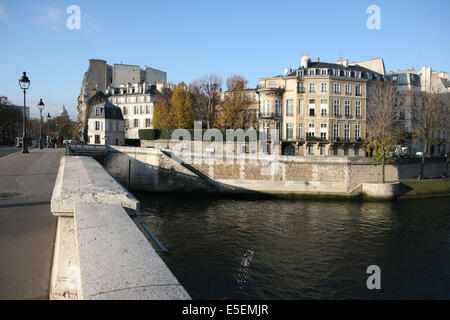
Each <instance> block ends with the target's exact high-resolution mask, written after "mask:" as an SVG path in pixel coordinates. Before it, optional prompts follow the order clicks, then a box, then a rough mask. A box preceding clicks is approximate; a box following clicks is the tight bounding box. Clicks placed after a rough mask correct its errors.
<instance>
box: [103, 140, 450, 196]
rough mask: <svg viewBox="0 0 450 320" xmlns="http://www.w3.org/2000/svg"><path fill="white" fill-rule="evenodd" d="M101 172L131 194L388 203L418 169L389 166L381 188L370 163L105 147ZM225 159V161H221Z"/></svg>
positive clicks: (434, 171)
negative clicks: (379, 201) (106, 153)
mask: <svg viewBox="0 0 450 320" xmlns="http://www.w3.org/2000/svg"><path fill="white" fill-rule="evenodd" d="M108 149H109V152H108V155H107V156H106V157H105V158H104V160H103V164H104V166H105V168H106V169H107V170H108V171H109V172H110V173H111V174H112V175H113V176H114V177H116V178H117V179H118V180H119V181H120V182H121V183H122V184H124V185H126V186H127V188H128V189H130V190H136V191H151V192H183V193H184V192H198V193H204V192H214V193H215V192H220V193H223V194H226V193H228V194H230V193H231V194H250V195H255V196H259V195H261V196H267V195H271V196H277V197H305V198H336V199H342V198H345V199H362V198H367V199H376V200H393V199H396V198H397V197H399V196H400V195H402V193H403V192H405V189H404V188H401V187H400V184H399V183H398V181H401V180H404V179H415V177H416V176H417V172H418V164H417V163H404V164H389V165H387V166H386V179H387V181H388V182H389V183H387V184H381V183H380V182H381V176H382V172H381V166H380V165H378V164H376V163H374V162H373V160H372V159H365V158H348V157H290V156H278V157H276V158H275V162H273V159H272V158H270V156H268V155H263V156H261V155H258V159H257V160H256V161H252V160H251V159H250V155H249V154H243V155H237V156H234V158H233V159H232V161H228V160H227V159H226V158H225V159H222V161H217V158H215V157H214V154H209V155H206V156H205V155H204V154H203V157H197V158H196V154H190V155H189V154H188V156H187V158H186V156H184V155H183V153H182V152H181V153H180V152H179V153H177V154H176V155H175V154H174V153H173V151H171V150H164V149H163V150H159V149H155V148H135V147H108ZM225 157H226V156H225ZM442 169H443V163H441V162H430V163H428V164H427V165H426V167H425V175H426V176H427V177H429V178H435V177H439V176H440V175H441V174H442Z"/></svg>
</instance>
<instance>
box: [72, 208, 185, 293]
mask: <svg viewBox="0 0 450 320" xmlns="http://www.w3.org/2000/svg"><path fill="white" fill-rule="evenodd" d="M74 218H75V234H76V245H77V250H78V259H79V277H80V280H79V292H78V298H79V299H83V300H91V299H95V300H97V299H107V300H116V299H120V300H124V299H126V300H140V299H145V300H150V299H152V300H167V299H175V300H186V299H191V298H190V296H189V294H188V293H187V292H186V290H185V289H184V288H183V287H182V286H181V285H180V283H179V282H178V280H177V279H176V278H175V276H174V275H173V274H172V272H171V271H170V270H169V268H168V267H167V266H166V265H165V263H164V262H163V261H162V259H161V258H160V257H159V255H158V254H157V253H156V251H155V250H154V249H153V248H152V246H151V245H150V243H149V242H148V240H147V239H146V237H145V236H144V235H143V234H142V232H140V231H139V229H138V228H137V226H136V225H135V223H134V222H133V221H132V219H131V218H130V217H129V216H128V214H127V212H126V211H125V210H124V209H123V208H122V207H120V206H114V205H108V204H76V205H75V215H74Z"/></svg>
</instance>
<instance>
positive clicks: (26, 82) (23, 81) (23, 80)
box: [19, 71, 30, 153]
mask: <svg viewBox="0 0 450 320" xmlns="http://www.w3.org/2000/svg"><path fill="white" fill-rule="evenodd" d="M19 86H20V89H22V90H23V134H22V153H28V141H27V140H28V139H27V104H26V102H27V100H26V96H27V90H28V88H29V87H30V79H28V77H27V73H26V72H25V71H24V72H23V75H22V77H20V79H19Z"/></svg>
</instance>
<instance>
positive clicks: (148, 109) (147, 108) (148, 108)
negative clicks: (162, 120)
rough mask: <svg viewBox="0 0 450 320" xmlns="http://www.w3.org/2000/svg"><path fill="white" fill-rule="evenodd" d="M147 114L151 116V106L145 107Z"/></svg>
mask: <svg viewBox="0 0 450 320" xmlns="http://www.w3.org/2000/svg"><path fill="white" fill-rule="evenodd" d="M145 113H146V114H150V106H149V105H146V106H145Z"/></svg>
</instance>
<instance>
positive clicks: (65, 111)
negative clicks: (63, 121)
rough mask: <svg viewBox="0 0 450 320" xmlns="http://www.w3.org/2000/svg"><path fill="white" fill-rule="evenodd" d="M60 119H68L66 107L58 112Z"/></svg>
mask: <svg viewBox="0 0 450 320" xmlns="http://www.w3.org/2000/svg"><path fill="white" fill-rule="evenodd" d="M59 116H60V117H69V114H68V113H67V110H66V107H65V106H64V105H63V107H62V109H61V111H60V112H59Z"/></svg>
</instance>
